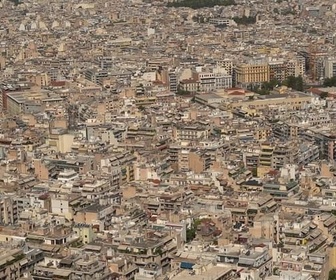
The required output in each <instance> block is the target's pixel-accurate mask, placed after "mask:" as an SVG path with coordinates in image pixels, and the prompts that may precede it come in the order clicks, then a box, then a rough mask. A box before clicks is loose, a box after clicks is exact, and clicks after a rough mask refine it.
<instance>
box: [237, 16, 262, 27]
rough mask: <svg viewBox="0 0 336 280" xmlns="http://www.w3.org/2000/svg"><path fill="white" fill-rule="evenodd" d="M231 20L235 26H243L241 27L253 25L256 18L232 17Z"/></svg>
mask: <svg viewBox="0 0 336 280" xmlns="http://www.w3.org/2000/svg"><path fill="white" fill-rule="evenodd" d="M233 20H234V21H235V22H236V23H237V24H243V25H248V24H254V23H256V22H257V18H256V17H247V16H242V17H234V18H233Z"/></svg>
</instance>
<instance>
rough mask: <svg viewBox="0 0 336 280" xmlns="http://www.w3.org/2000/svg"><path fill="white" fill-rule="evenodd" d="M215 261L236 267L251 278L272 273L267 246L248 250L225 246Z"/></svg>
mask: <svg viewBox="0 0 336 280" xmlns="http://www.w3.org/2000/svg"><path fill="white" fill-rule="evenodd" d="M217 263H220V264H221V265H225V266H226V267H231V268H236V269H237V270H240V271H241V273H244V275H245V274H246V277H248V275H250V277H251V278H252V279H265V278H266V277H267V276H269V275H271V274H272V257H271V256H270V254H269V252H268V249H267V248H260V247H256V248H252V249H250V250H249V249H245V248H244V247H239V246H237V247H236V246H234V245H229V246H225V247H224V248H223V252H220V253H219V254H217Z"/></svg>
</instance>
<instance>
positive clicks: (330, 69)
mask: <svg viewBox="0 0 336 280" xmlns="http://www.w3.org/2000/svg"><path fill="white" fill-rule="evenodd" d="M324 67H325V70H324V73H325V77H326V78H332V77H336V58H334V57H328V58H326V60H325V66H324Z"/></svg>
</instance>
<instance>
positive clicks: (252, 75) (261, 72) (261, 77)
mask: <svg viewBox="0 0 336 280" xmlns="http://www.w3.org/2000/svg"><path fill="white" fill-rule="evenodd" d="M235 75H236V79H235V80H236V83H237V84H245V85H246V84H254V83H263V82H269V81H270V66H269V65H268V64H267V63H265V64H239V65H237V66H236V69H235Z"/></svg>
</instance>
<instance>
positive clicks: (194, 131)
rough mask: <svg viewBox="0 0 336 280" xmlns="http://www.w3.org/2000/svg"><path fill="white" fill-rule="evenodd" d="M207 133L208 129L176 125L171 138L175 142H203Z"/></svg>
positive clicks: (207, 135)
mask: <svg viewBox="0 0 336 280" xmlns="http://www.w3.org/2000/svg"><path fill="white" fill-rule="evenodd" d="M209 133H210V131H209V129H208V128H207V127H205V126H201V125H182V126H181V125H177V126H175V127H174V128H173V138H174V139H176V140H201V139H202V140H204V139H207V138H208V137H209Z"/></svg>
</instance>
